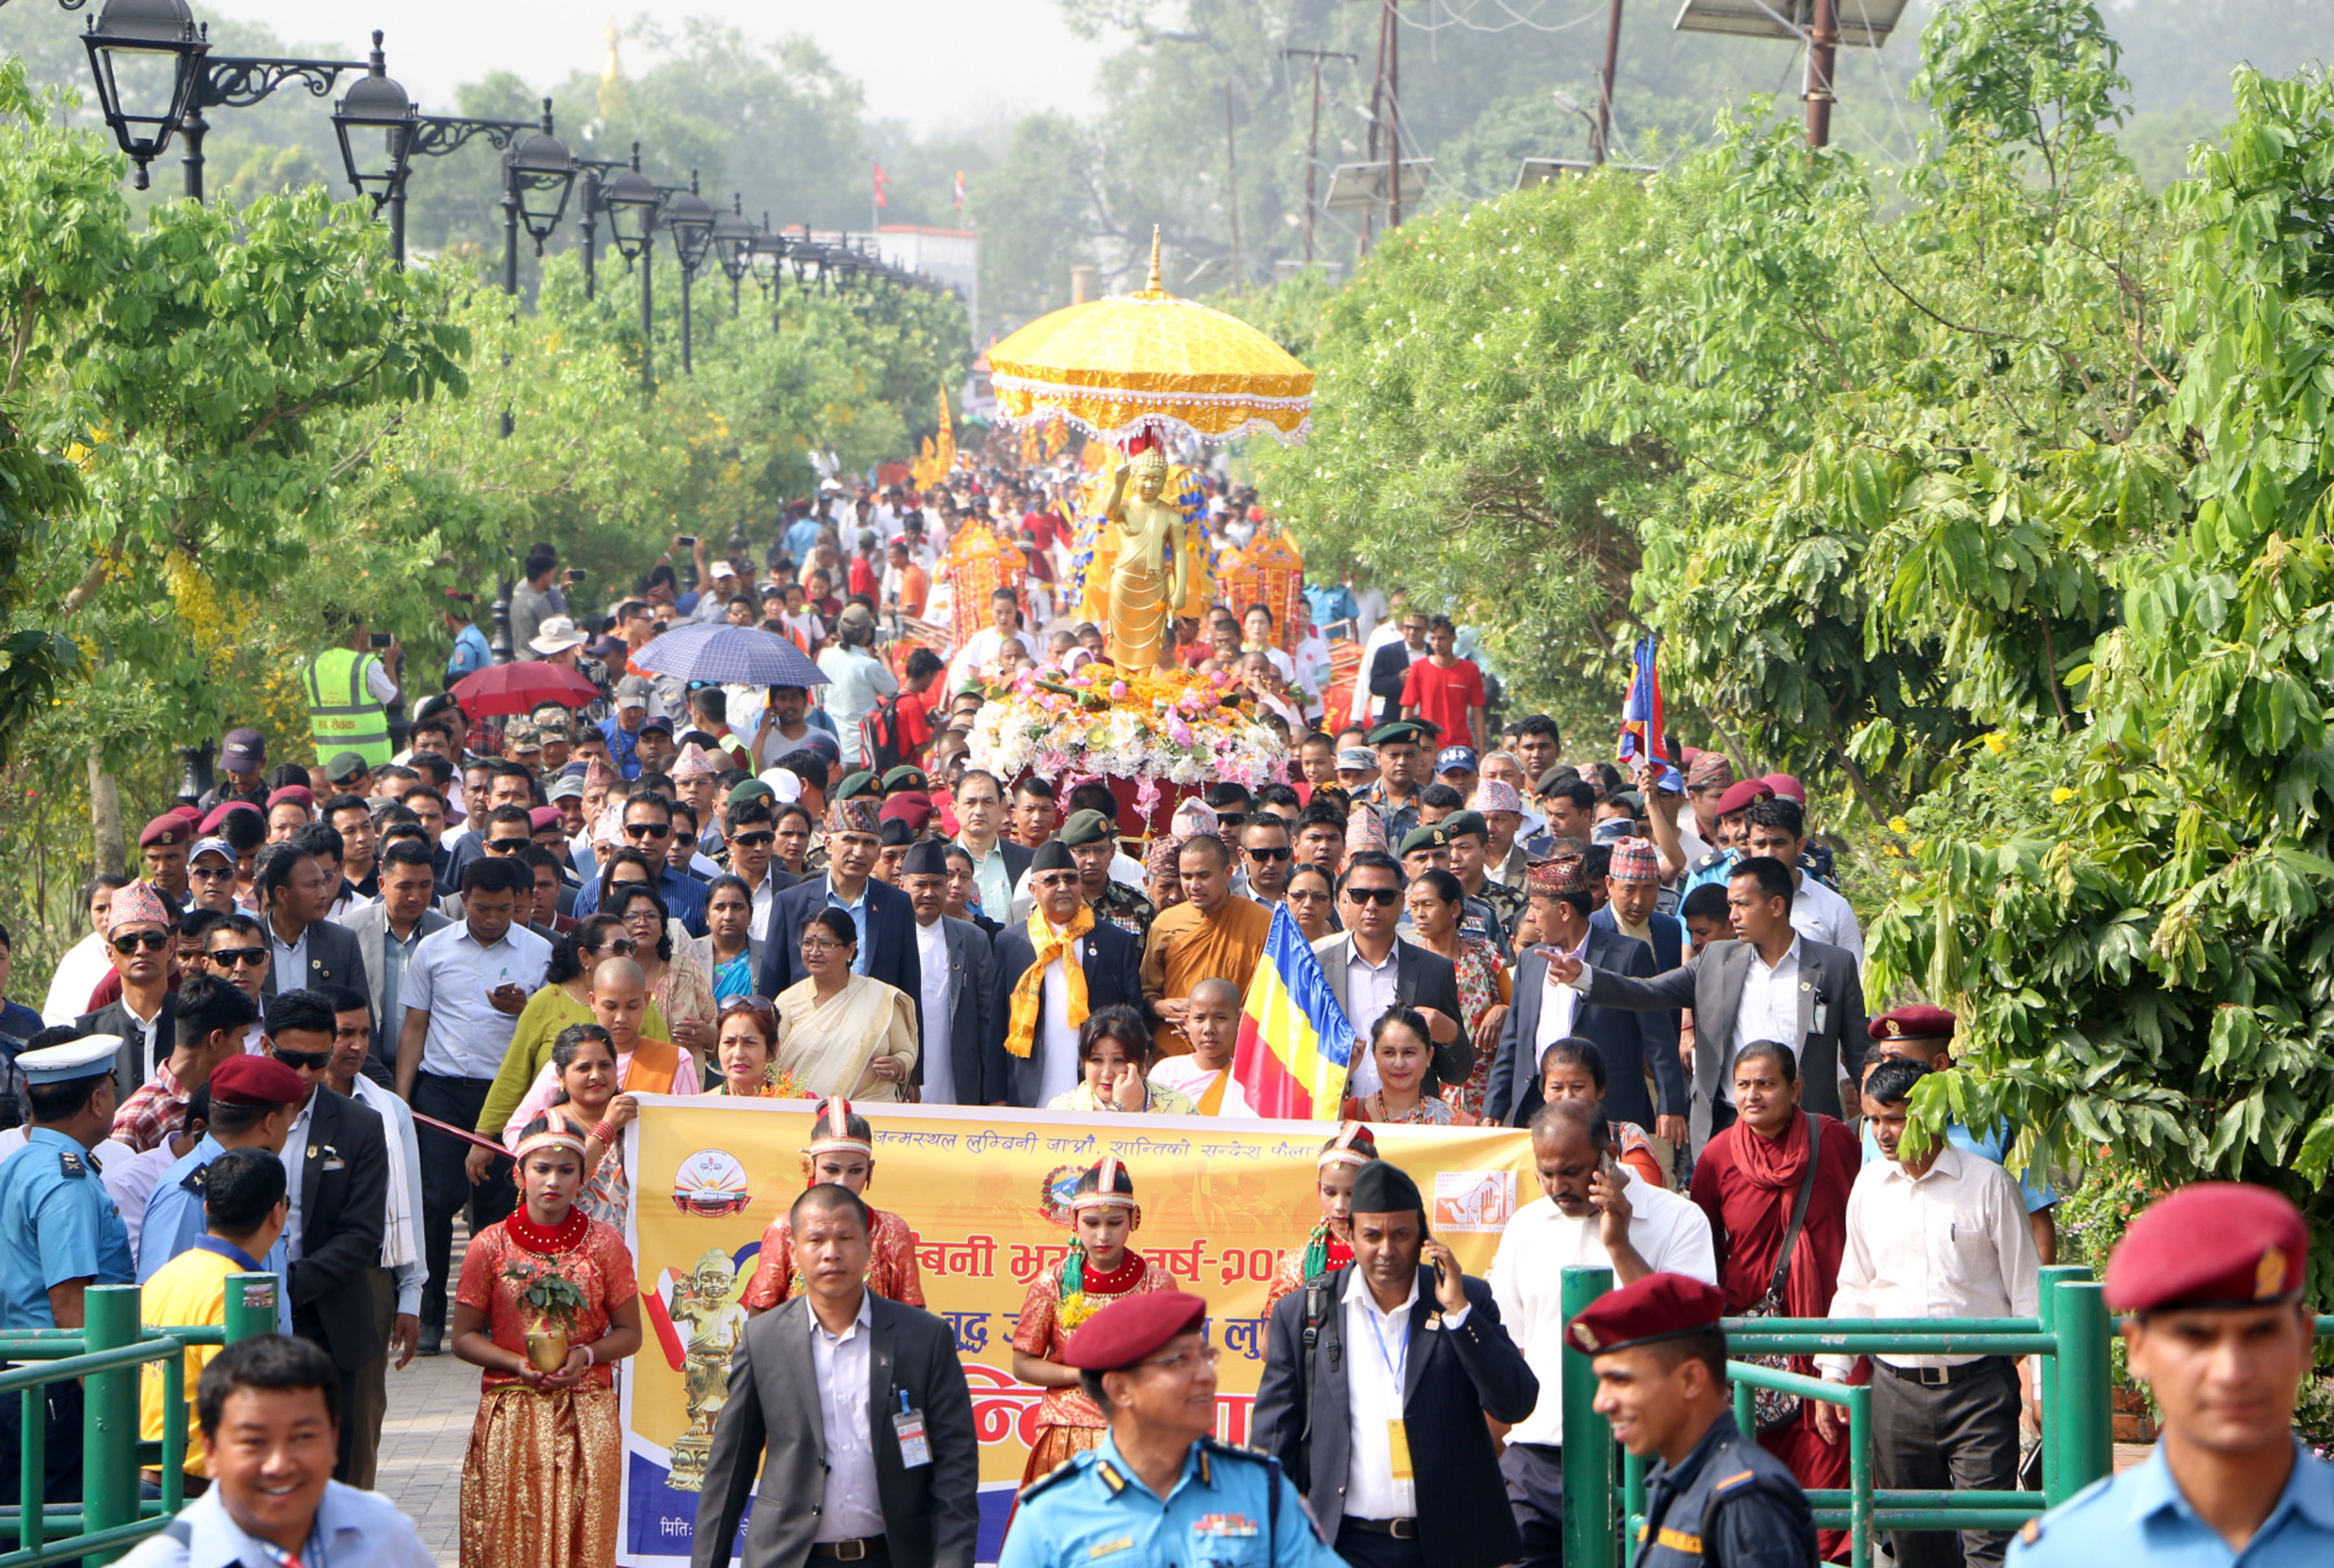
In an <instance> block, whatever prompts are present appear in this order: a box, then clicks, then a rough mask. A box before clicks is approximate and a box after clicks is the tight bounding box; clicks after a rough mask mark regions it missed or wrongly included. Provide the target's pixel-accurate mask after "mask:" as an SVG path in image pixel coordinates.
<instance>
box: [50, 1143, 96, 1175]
mask: <svg viewBox="0 0 2334 1568" xmlns="http://www.w3.org/2000/svg"><path fill="white" fill-rule="evenodd" d="M57 1172H58V1174H59V1175H62V1176H68V1177H71V1178H72V1179H74V1180H75V1181H81V1180H85V1179H86V1178H88V1176H89V1166H88V1165H87V1164H86V1163H85V1162H84V1161H83V1160H82V1157H81V1156H80V1155H79V1154H76V1153H74V1152H73V1151H72V1150H70V1149H67V1150H62V1151H60V1152H59V1154H58V1155H57Z"/></svg>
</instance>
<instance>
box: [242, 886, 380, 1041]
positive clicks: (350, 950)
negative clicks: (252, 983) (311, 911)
mask: <svg viewBox="0 0 2334 1568" xmlns="http://www.w3.org/2000/svg"><path fill="white" fill-rule="evenodd" d="M362 912H363V911H362V910H360V911H359V913H362ZM260 923H261V924H262V925H263V926H265V924H266V921H265V919H262V920H261V922H260ZM269 939H270V940H271V941H272V940H273V939H274V938H273V937H272V936H271V937H270V938H269ZM323 986H345V987H347V988H348V989H349V990H352V991H354V992H356V993H357V994H358V995H359V996H362V997H363V998H364V999H365V1002H366V1004H367V1005H371V1002H372V987H371V985H369V984H368V983H367V981H366V976H365V967H364V959H363V957H362V956H361V955H360V954H359V952H358V949H357V938H356V933H355V932H353V931H352V930H350V929H349V928H347V927H346V926H342V925H336V924H334V923H333V921H331V920H319V921H317V922H316V923H315V924H314V925H313V926H311V927H309V928H308V972H307V973H306V974H305V975H279V974H277V973H276V972H275V965H273V964H270V965H269V966H268V967H267V978H266V979H265V981H264V982H262V983H261V985H260V987H259V990H260V994H261V995H262V996H275V994H276V993H277V992H279V991H297V990H300V989H301V988H303V987H305V988H307V989H309V990H312V991H313V990H316V989H319V988H321V987H323ZM373 1021H374V1024H376V1026H377V1025H378V1024H379V1023H380V1017H379V1015H378V1014H376V1015H375V1016H374V1020H373Z"/></svg>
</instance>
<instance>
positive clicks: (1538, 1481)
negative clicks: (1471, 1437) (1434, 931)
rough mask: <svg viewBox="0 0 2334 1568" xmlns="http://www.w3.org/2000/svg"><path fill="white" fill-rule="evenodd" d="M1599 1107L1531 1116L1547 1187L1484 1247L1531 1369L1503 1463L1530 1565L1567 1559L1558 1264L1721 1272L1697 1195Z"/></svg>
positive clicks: (1506, 1316) (1621, 1279) (1639, 1274)
mask: <svg viewBox="0 0 2334 1568" xmlns="http://www.w3.org/2000/svg"><path fill="white" fill-rule="evenodd" d="M1614 1153H1615V1143H1614V1139H1613V1134H1612V1129H1611V1126H1610V1124H1609V1123H1607V1122H1606V1120H1605V1116H1604V1112H1603V1111H1601V1110H1600V1109H1599V1108H1598V1107H1597V1106H1596V1104H1595V1103H1594V1102H1593V1101H1585V1100H1559V1101H1557V1102H1556V1103H1555V1104H1553V1105H1543V1106H1541V1107H1540V1108H1539V1111H1538V1112H1537V1113H1536V1114H1535V1115H1534V1116H1533V1118H1532V1165H1533V1167H1534V1169H1536V1170H1537V1171H1538V1175H1539V1189H1540V1191H1541V1193H1542V1194H1543V1195H1544V1196H1542V1197H1541V1198H1538V1199H1537V1200H1535V1201H1533V1202H1531V1203H1528V1204H1526V1205H1524V1207H1522V1208H1520V1209H1519V1210H1518V1211H1517V1212H1516V1216H1515V1217H1514V1218H1512V1219H1510V1220H1509V1221H1508V1227H1507V1229H1506V1230H1505V1231H1503V1232H1501V1233H1500V1246H1499V1250H1498V1251H1497V1252H1496V1253H1494V1254H1493V1255H1492V1257H1491V1269H1490V1284H1491V1299H1492V1300H1493V1301H1495V1302H1497V1303H1499V1307H1500V1322H1501V1323H1505V1324H1507V1326H1508V1332H1509V1334H1510V1335H1511V1336H1513V1338H1514V1340H1515V1342H1516V1348H1517V1349H1518V1350H1520V1351H1521V1352H1523V1353H1524V1360H1525V1361H1528V1362H1529V1363H1530V1365H1531V1369H1532V1371H1533V1373H1534V1374H1535V1375H1537V1376H1538V1379H1539V1390H1540V1393H1539V1403H1538V1405H1536V1406H1534V1407H1533V1409H1532V1413H1531V1414H1530V1415H1529V1417H1527V1418H1526V1419H1524V1420H1522V1421H1521V1422H1519V1424H1518V1425H1517V1426H1516V1427H1515V1429H1513V1430H1511V1431H1510V1432H1509V1434H1508V1447H1507V1451H1506V1452H1505V1453H1504V1454H1502V1455H1501V1456H1500V1474H1501V1475H1502V1476H1503V1477H1506V1479H1507V1484H1508V1504H1509V1506H1510V1507H1512V1508H1513V1509H1514V1510H1515V1515H1516V1528H1517V1530H1518V1531H1519V1533H1520V1534H1522V1536H1523V1542H1524V1551H1523V1555H1522V1557H1521V1558H1520V1559H1519V1562H1521V1563H1524V1564H1526V1565H1527V1568H1541V1565H1546V1568H1557V1565H1558V1564H1561V1563H1562V1562H1563V1561H1564V1465H1563V1456H1562V1446H1563V1442H1564V1391H1563V1390H1564V1380H1563V1366H1564V1309H1563V1287H1564V1271H1565V1269H1566V1268H1567V1266H1574V1265H1587V1266H1591V1267H1595V1266H1605V1267H1609V1268H1611V1269H1612V1271H1613V1284H1614V1286H1615V1288H1618V1287H1619V1286H1622V1285H1625V1284H1632V1283H1634V1282H1635V1281H1637V1280H1640V1279H1643V1278H1644V1277H1645V1276H1646V1275H1649V1274H1682V1275H1686V1276H1688V1277H1689V1278H1692V1279H1698V1280H1700V1281H1702V1283H1703V1284H1717V1283H1718V1253H1717V1248H1716V1246H1714V1245H1713V1244H1712V1240H1711V1235H1710V1221H1709V1220H1708V1219H1707V1218H1706V1217H1703V1215H1702V1210H1701V1209H1699V1208H1697V1207H1694V1205H1693V1201H1692V1200H1691V1199H1689V1198H1684V1197H1682V1196H1681V1195H1679V1194H1677V1193H1674V1192H1666V1191H1664V1190H1663V1189H1662V1188H1658V1187H1655V1186H1654V1185H1653V1184H1652V1183H1650V1182H1648V1181H1646V1180H1645V1178H1643V1177H1641V1176H1639V1175H1638V1174H1637V1173H1636V1172H1635V1171H1633V1170H1631V1169H1629V1168H1628V1167H1627V1166H1625V1165H1623V1164H1621V1163H1620V1161H1619V1160H1618V1159H1615V1158H1614Z"/></svg>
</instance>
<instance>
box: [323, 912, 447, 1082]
mask: <svg viewBox="0 0 2334 1568" xmlns="http://www.w3.org/2000/svg"><path fill="white" fill-rule="evenodd" d="M453 923H454V922H453V921H451V920H449V919H447V918H446V917H445V916H443V915H441V914H439V912H438V911H437V910H435V909H424V910H422V911H421V927H420V930H421V934H422V935H423V936H425V937H426V936H428V935H429V933H430V932H432V931H442V930H444V929H445V928H447V927H448V926H450V925H452V924H453ZM341 926H342V929H343V930H345V931H347V932H348V933H349V935H351V936H352V937H354V938H356V939H357V956H358V957H360V958H361V959H362V960H363V961H364V977H365V983H364V986H363V987H362V989H363V991H364V994H365V1000H366V1001H368V1002H370V1003H371V1005H372V1060H374V1061H376V1062H386V1063H390V1064H391V1065H392V1066H394V1065H395V1062H396V1056H397V1030H396V1029H391V1030H388V1031H386V1032H384V1030H383V1029H382V1027H381V970H382V966H383V965H385V964H386V963H387V962H388V959H387V957H385V956H384V955H383V953H382V950H381V949H382V948H383V946H384V945H385V944H386V943H387V942H388V940H389V906H388V905H386V904H383V903H381V902H380V901H379V900H375V901H374V902H372V903H370V904H367V905H366V906H365V907H364V908H363V909H358V910H356V911H354V912H353V913H352V914H351V915H350V916H349V918H348V919H345V920H343V921H342V922H341ZM404 1025H405V1020H404V1019H402V1018H400V1019H398V1020H397V1027H398V1028H400V1029H401V1028H403V1027H404Z"/></svg>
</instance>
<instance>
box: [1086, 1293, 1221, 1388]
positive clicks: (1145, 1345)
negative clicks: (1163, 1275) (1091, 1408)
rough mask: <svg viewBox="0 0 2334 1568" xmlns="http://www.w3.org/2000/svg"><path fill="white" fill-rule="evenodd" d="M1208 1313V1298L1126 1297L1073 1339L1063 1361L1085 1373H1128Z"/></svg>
mask: <svg viewBox="0 0 2334 1568" xmlns="http://www.w3.org/2000/svg"><path fill="white" fill-rule="evenodd" d="M1207 1315H1208V1303H1207V1298H1206V1297H1204V1296H1200V1295H1195V1294H1191V1292H1189V1291H1180V1290H1155V1291H1152V1292H1149V1293H1148V1294H1143V1295H1127V1296H1121V1297H1119V1298H1118V1299H1117V1300H1116V1301H1114V1302H1113V1303H1110V1304H1109V1305H1108V1306H1106V1307H1104V1308H1103V1309H1102V1310H1101V1311H1100V1312H1098V1313H1095V1315H1094V1316H1092V1317H1090V1318H1088V1319H1086V1321H1085V1324H1084V1325H1083V1326H1081V1327H1080V1328H1079V1330H1078V1332H1075V1333H1074V1334H1072V1335H1071V1336H1070V1342H1069V1343H1068V1344H1067V1345H1066V1346H1064V1347H1063V1349H1062V1360H1063V1361H1066V1362H1068V1363H1069V1364H1070V1365H1071V1366H1073V1367H1075V1368H1076V1369H1077V1370H1078V1371H1082V1372H1118V1371H1125V1370H1126V1369H1127V1368H1129V1367H1131V1366H1133V1364H1134V1363H1135V1362H1137V1361H1141V1360H1142V1359H1143V1357H1145V1356H1147V1355H1149V1354H1151V1353H1152V1352H1153V1351H1156V1350H1157V1349H1158V1348H1159V1347H1160V1346H1162V1345H1163V1344H1165V1343H1166V1342H1168V1341H1169V1340H1172V1339H1173V1338H1174V1337H1175V1336H1176V1335H1177V1334H1184V1333H1190V1332H1191V1331H1192V1330H1194V1329H1196V1328H1198V1327H1199V1326H1200V1321H1201V1319H1202V1318H1204V1317H1206V1316H1207Z"/></svg>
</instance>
